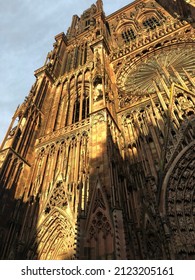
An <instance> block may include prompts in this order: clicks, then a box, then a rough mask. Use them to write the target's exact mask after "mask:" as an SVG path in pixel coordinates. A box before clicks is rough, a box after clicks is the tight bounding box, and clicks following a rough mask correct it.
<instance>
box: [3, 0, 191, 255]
mask: <svg viewBox="0 0 195 280" xmlns="http://www.w3.org/2000/svg"><path fill="white" fill-rule="evenodd" d="M194 19H195V7H194V4H193V3H192V1H184V0H172V1H170V0H169V1H168V0H167V1H166V0H164V1H161V0H136V1H134V2H133V3H130V4H129V5H127V6H125V7H123V8H121V9H120V10H118V11H116V12H114V13H113V14H111V15H109V16H106V15H105V13H104V10H103V3H102V1H101V0H98V1H96V3H95V4H92V6H91V7H90V8H89V9H87V10H86V11H84V12H83V14H82V15H81V16H80V17H79V16H77V15H74V16H73V18H72V23H71V26H70V28H69V29H68V31H67V33H66V34H64V33H60V34H58V35H57V36H56V37H55V43H54V45H53V50H52V51H51V52H49V53H48V55H47V57H46V61H45V63H44V65H43V66H42V67H41V68H39V69H37V70H36V71H35V77H36V81H35V83H34V84H33V86H32V88H31V90H30V92H29V94H28V96H27V97H26V98H25V100H24V102H23V104H22V105H20V106H18V108H17V109H16V111H15V113H14V115H13V118H12V121H11V124H10V127H9V128H8V131H7V134H6V135H5V138H4V140H3V142H2V145H1V150H0V203H1V208H0V258H1V259H42V260H48V259H56V260H58V259H86V260H87V259H113V260H115V259H194V258H195V32H194V27H195V23H194Z"/></svg>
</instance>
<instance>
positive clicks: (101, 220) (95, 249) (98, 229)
mask: <svg viewBox="0 0 195 280" xmlns="http://www.w3.org/2000/svg"><path fill="white" fill-rule="evenodd" d="M85 232H87V235H86V244H85V247H86V248H88V251H86V252H87V256H86V257H88V258H89V259H109V258H113V257H114V239H113V237H114V232H113V222H112V219H111V215H110V213H109V205H108V201H107V198H106V194H105V192H104V191H103V189H102V186H101V181H100V178H99V177H98V178H97V181H96V186H94V190H93V193H92V195H91V201H90V205H89V210H88V215H87V219H86V226H85ZM89 248H91V249H90V250H89Z"/></svg>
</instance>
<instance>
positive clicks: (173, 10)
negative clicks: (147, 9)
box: [158, 0, 195, 25]
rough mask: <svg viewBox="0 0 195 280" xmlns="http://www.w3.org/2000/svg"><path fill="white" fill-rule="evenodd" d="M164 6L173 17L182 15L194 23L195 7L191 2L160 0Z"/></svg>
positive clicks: (184, 18) (182, 17) (181, 16)
mask: <svg viewBox="0 0 195 280" xmlns="http://www.w3.org/2000/svg"><path fill="white" fill-rule="evenodd" d="M158 2H159V3H160V4H161V6H162V7H164V8H165V9H166V10H167V11H168V12H169V13H170V14H171V15H172V16H173V17H178V16H179V17H180V18H181V19H183V20H186V21H187V22H189V23H190V24H192V25H194V21H193V19H194V16H195V7H194V6H192V5H191V4H190V3H186V2H185V1H184V0H183V1H182V0H180V1H175V0H169V1H168V2H167V1H164V0H158Z"/></svg>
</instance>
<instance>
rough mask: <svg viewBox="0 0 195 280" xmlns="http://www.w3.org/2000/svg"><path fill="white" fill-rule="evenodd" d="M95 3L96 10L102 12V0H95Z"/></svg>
mask: <svg viewBox="0 0 195 280" xmlns="http://www.w3.org/2000/svg"><path fill="white" fill-rule="evenodd" d="M96 5H97V9H98V12H102V11H103V2H102V0H97V2H96Z"/></svg>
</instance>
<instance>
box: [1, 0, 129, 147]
mask: <svg viewBox="0 0 195 280" xmlns="http://www.w3.org/2000/svg"><path fill="white" fill-rule="evenodd" d="M95 2H96V0H84V1H82V0H56V1H53V0H33V1H32V0H14V1H13V0H6V1H5V0H0V7H1V8H0V46H1V48H0V57H1V63H0V79H1V83H0V112H1V113H0V143H1V142H2V140H3V137H4V135H5V133H6V131H7V129H8V126H9V124H10V121H11V118H12V116H13V114H14V112H15V109H16V107H17V106H18V105H19V104H21V103H22V102H23V100H24V97H25V96H27V95H28V93H29V90H30V88H31V86H32V84H33V83H34V81H35V78H34V71H35V70H36V69H38V68H39V67H41V66H42V65H43V63H44V61H45V58H46V55H47V53H48V52H49V51H50V50H52V48H53V43H54V37H55V35H57V34H59V33H61V32H65V33H66V31H67V28H68V27H69V26H70V24H71V19H72V15H74V14H78V15H79V16H80V15H81V14H82V12H83V11H84V10H85V9H87V8H89V7H90V6H91V5H92V4H93V3H95ZM103 2H104V11H105V13H106V15H109V14H111V13H113V12H114V11H116V10H118V9H119V8H122V7H123V6H125V5H127V4H129V3H131V2H132V1H130V0H104V1H103Z"/></svg>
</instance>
